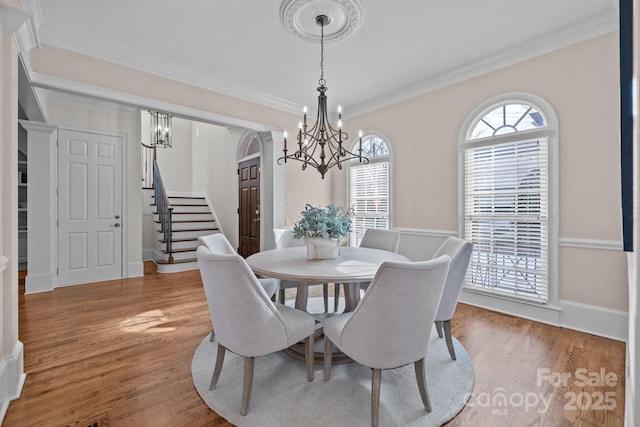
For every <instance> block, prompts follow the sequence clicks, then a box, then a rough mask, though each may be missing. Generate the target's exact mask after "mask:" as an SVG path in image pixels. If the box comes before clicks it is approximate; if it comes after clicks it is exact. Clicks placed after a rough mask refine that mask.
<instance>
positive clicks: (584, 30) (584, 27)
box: [347, 14, 618, 118]
mask: <svg viewBox="0 0 640 427" xmlns="http://www.w3.org/2000/svg"><path fill="white" fill-rule="evenodd" d="M614 15H615V14H611V15H605V16H598V17H596V18H595V19H593V20H591V21H588V22H584V23H580V24H577V25H575V26H573V27H568V28H564V29H562V30H561V31H558V32H554V33H549V34H547V35H546V36H545V37H543V38H541V37H538V38H535V39H531V40H528V41H526V42H524V43H520V44H519V45H517V46H513V47H511V48H509V49H506V50H504V51H502V52H500V53H498V54H496V55H492V56H488V57H485V58H483V59H481V60H479V61H473V62H470V63H468V64H465V65H462V66H459V67H455V68H451V69H449V70H447V71H444V72H442V73H440V74H438V75H436V76H433V77H430V78H428V79H425V80H423V81H422V82H419V83H417V84H412V85H408V86H405V87H403V88H400V89H397V90H393V91H391V92H387V93H385V94H382V95H380V96H377V97H375V98H371V99H369V100H366V101H364V102H361V103H358V104H355V105H352V106H350V107H349V109H348V111H349V115H348V117H347V118H353V117H356V116H360V115H362V114H365V113H369V112H372V111H375V110H379V109H381V108H384V107H388V106H390V105H393V104H397V103H399V102H403V101H406V100H408V99H411V98H415V97H417V96H420V95H424V94H426V93H429V92H433V91H436V90H438V89H442V88H444V87H447V86H451V85H454V84H456V83H460V82H463V81H465V80H469V79H472V78H474V77H479V76H481V75H483V74H487V73H490V72H493V71H496V70H499V69H501V68H505V67H508V66H510V65H514V64H517V63H519V62H523V61H526V60H529V59H532V58H535V57H537V56H540V55H544V54H547V53H550V52H553V51H555V50H558V49H562V48H565V47H568V46H571V45H574V44H577V43H580V42H583V41H586V40H589V39H592V38H594V37H598V36H601V35H603V34H606V33H609V32H612V31H616V30H617V29H618V21H617V17H616V16H614Z"/></svg>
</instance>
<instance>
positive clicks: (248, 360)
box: [240, 357, 256, 415]
mask: <svg viewBox="0 0 640 427" xmlns="http://www.w3.org/2000/svg"><path fill="white" fill-rule="evenodd" d="M255 360H256V359H255V357H245V358H244V382H243V384H242V406H241V407H240V415H247V412H248V411H249V399H251V387H252V386H253V367H254V365H255Z"/></svg>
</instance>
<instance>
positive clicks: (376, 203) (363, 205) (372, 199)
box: [349, 161, 389, 246]
mask: <svg viewBox="0 0 640 427" xmlns="http://www.w3.org/2000/svg"><path fill="white" fill-rule="evenodd" d="M349 187H350V189H349V190H350V191H349V195H350V206H351V208H353V211H354V214H355V216H354V217H353V218H352V220H353V221H352V225H351V235H350V239H349V240H350V241H349V243H350V245H351V246H358V245H359V244H360V240H362V236H363V235H364V231H365V230H366V229H367V228H379V229H385V230H386V229H388V228H389V162H388V161H383V162H372V163H369V164H368V165H357V166H350V167H349Z"/></svg>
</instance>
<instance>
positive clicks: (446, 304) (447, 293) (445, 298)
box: [434, 237, 473, 360]
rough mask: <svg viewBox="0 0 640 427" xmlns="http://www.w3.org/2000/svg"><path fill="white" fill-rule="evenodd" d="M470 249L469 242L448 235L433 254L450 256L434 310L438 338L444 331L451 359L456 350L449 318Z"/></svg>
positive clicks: (471, 249) (454, 356) (457, 294)
mask: <svg viewBox="0 0 640 427" xmlns="http://www.w3.org/2000/svg"><path fill="white" fill-rule="evenodd" d="M472 251H473V245H472V244H471V242H468V241H466V240H463V239H459V238H457V237H448V238H447V240H445V241H444V243H443V244H442V246H440V248H439V249H438V251H437V252H436V254H435V255H434V258H436V257H439V256H441V255H444V254H446V255H449V256H450V257H451V264H450V265H449V274H448V275H447V281H446V282H445V285H444V291H442V298H440V304H439V305H438V311H437V312H436V319H435V325H436V331H437V332H438V336H439V337H440V338H442V335H443V332H444V337H445V340H446V342H447V348H448V349H449V354H450V355H451V358H452V359H453V360H456V352H455V350H454V349H453V340H452V339H451V319H452V318H453V313H454V312H455V310H456V306H457V305H458V298H460V291H461V290H462V285H463V284H464V277H465V275H466V274H467V268H468V267H469V259H470V258H471V252H472Z"/></svg>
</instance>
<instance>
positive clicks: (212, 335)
mask: <svg viewBox="0 0 640 427" xmlns="http://www.w3.org/2000/svg"><path fill="white" fill-rule="evenodd" d="M215 339H216V331H215V330H214V329H213V328H211V336H210V337H209V342H213V340H215Z"/></svg>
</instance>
